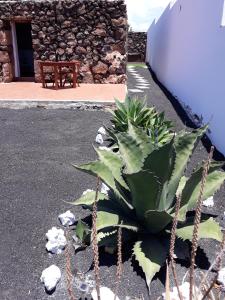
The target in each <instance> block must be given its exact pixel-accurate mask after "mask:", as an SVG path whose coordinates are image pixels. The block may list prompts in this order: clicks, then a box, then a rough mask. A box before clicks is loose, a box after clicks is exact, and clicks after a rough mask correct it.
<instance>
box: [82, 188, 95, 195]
mask: <svg viewBox="0 0 225 300" xmlns="http://www.w3.org/2000/svg"><path fill="white" fill-rule="evenodd" d="M90 192H94V190H90V189H87V190H86V191H84V192H83V194H82V195H83V196H84V195H86V194H87V193H90Z"/></svg>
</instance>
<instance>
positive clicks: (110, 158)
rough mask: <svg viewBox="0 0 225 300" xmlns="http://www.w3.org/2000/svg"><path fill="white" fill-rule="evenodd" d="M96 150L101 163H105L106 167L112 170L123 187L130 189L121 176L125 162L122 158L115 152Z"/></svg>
mask: <svg viewBox="0 0 225 300" xmlns="http://www.w3.org/2000/svg"><path fill="white" fill-rule="evenodd" d="M95 150H96V152H97V153H98V156H99V159H100V161H101V162H103V163H104V165H105V166H107V167H108V168H109V169H110V171H111V172H112V175H113V177H114V178H115V179H116V180H117V181H118V182H119V183H120V184H121V186H123V187H124V188H126V189H128V186H127V184H126V182H125V181H124V179H123V177H122V175H121V172H122V167H123V161H122V160H121V158H120V156H119V155H118V154H117V153H114V152H113V151H107V150H101V149H95Z"/></svg>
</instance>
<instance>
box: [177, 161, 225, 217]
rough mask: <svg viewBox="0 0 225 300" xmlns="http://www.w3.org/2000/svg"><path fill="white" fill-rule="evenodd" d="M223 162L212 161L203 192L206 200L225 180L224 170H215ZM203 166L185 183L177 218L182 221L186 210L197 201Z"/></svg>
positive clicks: (191, 207) (192, 206)
mask: <svg viewBox="0 0 225 300" xmlns="http://www.w3.org/2000/svg"><path fill="white" fill-rule="evenodd" d="M223 164H224V163H217V162H216V163H212V164H211V166H210V168H209V172H208V176H207V178H206V185H205V189H204V193H203V199H204V200H206V199H208V198H209V197H211V196H213V195H214V193H215V192H216V191H218V190H219V189H220V187H221V185H222V184H223V182H224V180H225V172H221V171H217V170H218V169H219V168H221V166H222V165H223ZM202 172H203V167H201V168H199V169H197V170H196V171H195V172H194V173H193V174H192V176H191V177H190V178H189V179H188V181H187V182H186V184H185V187H184V189H183V193H182V199H181V209H180V212H179V220H180V221H184V220H185V216H186V213H187V211H188V210H191V209H193V208H194V207H195V206H196V203H197V201H198V197H199V193H200V188H201V178H202Z"/></svg>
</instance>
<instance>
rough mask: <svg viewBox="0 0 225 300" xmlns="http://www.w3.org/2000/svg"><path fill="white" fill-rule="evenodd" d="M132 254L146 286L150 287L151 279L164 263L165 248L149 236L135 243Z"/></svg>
mask: <svg viewBox="0 0 225 300" xmlns="http://www.w3.org/2000/svg"><path fill="white" fill-rule="evenodd" d="M133 254H134V256H135V259H136V260H137V261H138V263H139V265H140V267H141V268H142V270H143V272H144V273H145V277H146V282H147V285H148V287H150V283H151V281H152V279H153V277H154V276H155V274H156V273H157V272H159V270H160V268H161V267H162V265H163V264H164V263H165V260H166V255H167V250H166V248H165V247H164V246H163V245H162V244H161V243H160V242H159V241H158V240H157V239H156V238H155V237H154V236H151V235H149V237H148V238H146V239H143V240H139V241H137V242H136V243H135V245H134V248H133Z"/></svg>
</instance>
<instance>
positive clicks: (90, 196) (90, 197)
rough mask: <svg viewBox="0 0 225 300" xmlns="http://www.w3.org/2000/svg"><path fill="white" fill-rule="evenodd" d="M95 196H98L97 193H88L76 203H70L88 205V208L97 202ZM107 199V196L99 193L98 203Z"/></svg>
mask: <svg viewBox="0 0 225 300" xmlns="http://www.w3.org/2000/svg"><path fill="white" fill-rule="evenodd" d="M95 195H96V192H95V191H90V192H87V193H86V194H85V195H82V196H81V197H80V198H79V199H77V200H76V201H74V202H70V204H72V205H87V206H90V205H92V204H93V203H94V201H95ZM107 199H108V196H107V195H105V194H103V193H100V192H98V201H99V200H107Z"/></svg>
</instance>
